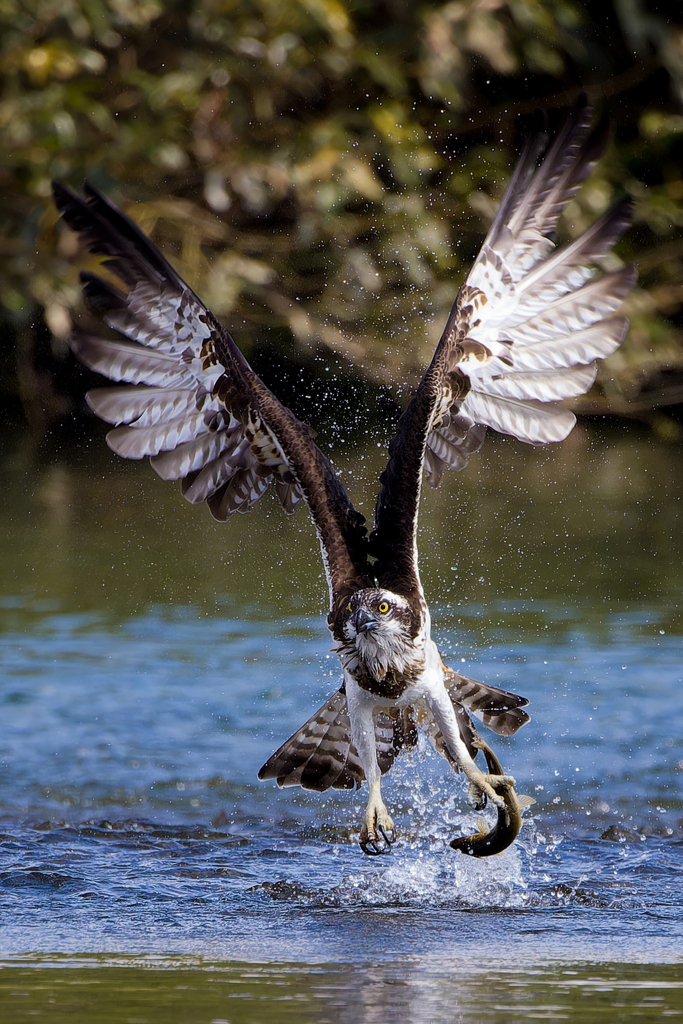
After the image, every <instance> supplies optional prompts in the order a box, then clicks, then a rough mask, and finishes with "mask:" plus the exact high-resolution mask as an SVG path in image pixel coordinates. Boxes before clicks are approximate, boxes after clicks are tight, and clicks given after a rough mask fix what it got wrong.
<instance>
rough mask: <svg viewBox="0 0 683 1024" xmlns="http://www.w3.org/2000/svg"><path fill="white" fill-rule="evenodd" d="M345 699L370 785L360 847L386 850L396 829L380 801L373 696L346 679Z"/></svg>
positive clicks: (370, 851) (369, 850) (372, 852)
mask: <svg viewBox="0 0 683 1024" xmlns="http://www.w3.org/2000/svg"><path fill="white" fill-rule="evenodd" d="M346 700H347V703H348V708H349V718H350V720H351V738H352V739H353V743H354V746H355V748H356V750H357V751H358V756H359V758H360V760H361V764H362V765H363V771H364V772H365V778H366V780H367V783H368V786H369V788H370V793H369V795H368V803H367V807H366V808H365V820H364V822H363V827H362V828H361V830H360V848H361V850H362V851H363V853H367V854H368V855H370V856H374V855H375V854H378V853H388V852H389V850H390V849H391V847H392V845H393V843H394V842H395V840H396V831H395V829H394V823H393V821H392V820H391V818H390V816H389V812H388V811H387V809H386V807H385V806H384V801H383V800H382V793H381V777H382V776H381V772H380V770H379V765H378V763H377V745H376V740H375V723H374V720H373V717H372V712H373V710H374V707H375V699H374V697H373V696H372V695H371V694H369V693H367V692H366V691H365V690H363V689H361V687H360V686H359V685H358V683H356V681H355V680H354V679H351V678H347V680H346Z"/></svg>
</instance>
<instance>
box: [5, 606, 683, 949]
mask: <svg viewBox="0 0 683 1024" xmlns="http://www.w3.org/2000/svg"><path fill="white" fill-rule="evenodd" d="M6 603H8V602H6ZM15 611H16V609H15ZM607 626H608V632H609V633H610V634H611V635H610V637H609V638H608V640H607V642H605V643H601V644H597V643H595V642H590V641H588V640H587V639H586V638H583V639H581V638H578V637H569V638H568V641H567V642H566V643H555V644H549V643H545V644H538V645H533V646H531V645H516V646H515V648H514V657H513V660H512V661H511V649H510V647H509V646H508V645H505V644H499V645H490V646H489V647H488V648H487V649H486V650H485V651H482V652H481V655H480V657H479V659H478V660H477V662H476V664H467V666H466V668H467V670H468V671H469V672H471V673H472V674H473V675H475V676H480V677H481V678H487V679H492V678H496V677H500V679H501V681H503V682H504V683H505V685H507V686H510V687H511V688H517V689H518V690H520V691H521V692H524V693H525V694H526V695H527V696H528V697H529V698H530V700H531V710H532V713H533V719H532V724H530V725H529V726H527V727H526V728H525V730H524V731H523V732H522V733H520V734H519V735H518V736H517V737H516V738H514V739H512V740H510V741H498V742H497V744H496V746H497V749H498V750H499V752H500V756H501V758H502V760H503V762H504V764H505V766H506V768H508V769H509V770H511V771H514V773H515V775H516V777H517V780H518V788H519V789H520V791H523V792H528V793H529V794H530V795H533V796H534V797H535V799H536V801H537V803H536V805H535V806H534V807H533V808H531V809H530V812H527V824H526V825H525V827H524V830H523V833H522V836H521V838H520V841H519V842H518V843H517V844H516V845H515V846H514V847H513V848H511V849H510V850H508V851H506V852H505V853H504V854H503V855H501V856H499V857H494V858H491V859H487V860H482V861H472V860H470V859H468V858H465V857H462V856H461V855H459V854H457V853H455V852H454V851H452V850H451V849H450V848H449V845H448V842H449V839H450V838H452V837H453V836H454V835H457V834H460V832H461V830H463V829H465V830H466V828H467V826H468V825H472V824H473V822H474V818H473V816H472V815H471V814H470V813H469V812H468V811H467V807H466V805H465V803H464V799H463V797H464V793H463V788H462V785H461V784H460V782H459V781H458V779H456V778H455V777H454V776H453V775H452V773H450V771H449V770H448V769H447V766H446V765H445V763H442V762H441V761H440V759H438V758H437V757H436V756H435V755H433V754H432V753H431V751H428V750H426V749H424V750H422V749H421V750H419V751H418V752H417V753H416V754H414V755H411V756H410V757H408V758H406V759H404V760H403V761H402V762H400V764H399V767H398V768H397V769H396V770H395V771H394V772H392V774H391V775H390V776H389V777H388V780H387V786H386V798H387V801H388V803H389V805H390V806H391V807H393V808H394V811H395V816H396V818H397V822H398V825H399V828H400V831H401V839H400V842H399V843H398V845H397V847H396V848H395V850H394V852H393V853H392V855H391V856H389V857H387V858H384V859H381V860H379V859H372V860H369V859H366V858H364V857H363V855H362V854H361V853H360V852H359V850H358V848H357V846H356V845H355V842H354V840H355V833H356V832H357V828H358V820H359V814H360V811H361V799H360V796H359V795H358V794H333V795H329V794H324V795H318V794H309V793H304V792H302V791H300V790H284V791H278V790H277V789H276V788H274V787H273V786H272V785H271V784H263V783H258V782H257V781H256V773H257V771H258V768H259V766H260V764H261V763H262V761H263V760H264V759H265V757H266V756H268V754H269V753H270V752H271V751H272V749H273V748H274V747H275V746H277V745H278V744H279V743H280V742H281V741H282V740H283V739H284V738H286V736H287V735H289V734H290V733H291V732H292V731H294V730H295V729H296V727H297V726H298V725H299V724H301V722H302V721H303V720H304V719H305V718H306V717H307V716H308V715H309V714H310V712H311V710H312V708H313V706H314V705H315V703H316V702H319V701H321V700H322V699H324V697H325V694H326V693H327V692H329V690H330V689H331V686H332V685H333V680H332V678H331V676H334V674H335V672H336V666H334V663H333V662H332V663H330V659H329V658H328V651H327V640H326V636H325V632H326V631H325V629H324V623H323V621H322V620H321V619H318V618H316V619H310V620H309V619H301V620H298V621H296V622H291V621H290V625H289V626H286V627H283V629H282V631H281V634H280V635H279V636H274V635H273V633H272V630H271V629H270V627H269V626H268V625H266V624H264V623H257V622H248V621H241V622H238V621H235V620H229V619H221V618H217V617H216V618H212V619H206V618H204V617H202V616H199V615H197V614H196V613H192V611H190V610H187V611H184V612H181V613H170V612H167V613H161V612H157V613H156V614H149V615H146V616H144V617H139V618H135V619H132V620H130V621H128V622H123V623H121V624H119V625H117V626H116V627H115V628H113V629H107V628H106V624H104V623H102V622H98V621H97V619H96V618H90V619H89V618H88V617H86V616H74V615H60V614H59V613H58V612H57V613H55V612H50V613H47V614H44V615H42V616H39V617H38V618H37V621H35V622H34V625H33V629H32V632H31V634H30V635H28V636H27V635H26V634H25V633H13V632H8V633H6V634H4V635H3V636H2V637H1V641H0V644H1V651H2V662H3V665H4V673H3V675H4V678H3V688H2V692H3V698H2V700H3V703H2V721H3V729H2V742H1V745H0V787H1V789H0V793H1V794H2V807H3V813H2V819H1V821H0V827H1V828H2V837H1V838H0V849H1V850H2V863H1V869H0V908H1V909H0V913H1V915H2V921H3V924H2V926H1V927H0V942H1V943H2V948H3V950H4V952H5V954H6V955H7V954H19V953H22V952H25V951H26V950H32V951H37V950H43V951H45V952H63V953H85V952H103V951H104V952H122V953H123V952H125V953H131V952H136V953H145V952H146V953H149V952H156V953H162V952H170V951H174V952H185V953H190V952H191V953H195V954H201V955H204V956H217V955H221V956H225V955H229V956H231V957H235V958H238V959H258V960H260V959H264V958H265V959H272V960H286V959H287V954H288V953H290V952H291V951H292V949H294V948H295V949H296V957H297V959H298V958H304V959H306V960H307V961H310V962H315V961H329V960H330V959H331V958H332V959H335V960H336V959H339V960H346V959H355V958H356V957H357V956H358V951H359V946H360V947H361V948H362V950H363V952H364V955H371V956H373V957H381V956H382V955H383V953H384V952H385V951H386V949H387V930H388V931H389V932H390V934H391V936H392V938H391V944H390V946H389V948H388V951H389V952H390V953H391V955H392V956H394V955H395V954H396V953H397V952H403V953H406V954H410V953H414V952H415V951H416V950H415V935H414V928H413V926H414V924H415V921H416V920H419V929H420V952H421V953H422V954H424V952H425V949H426V948H430V947H432V946H433V947H434V948H438V949H440V950H443V949H444V945H446V946H447V945H448V944H449V943H453V944H458V943H460V941H461V940H462V936H463V930H464V931H465V933H466V934H476V935H477V937H478V942H483V943H484V944H485V946H486V949H487V951H488V955H489V957H491V956H493V957H494V958H495V956H496V955H499V956H501V957H502V956H504V955H505V950H506V949H507V946H508V943H509V942H510V940H511V937H514V941H515V946H516V952H515V956H516V958H517V959H518V960H527V962H531V961H533V960H535V959H537V958H538V957H539V956H541V955H545V954H548V952H549V951H552V956H553V957H554V958H560V959H581V957H582V955H584V954H587V953H588V952H592V953H595V952H596V950H597V949H600V951H601V954H600V955H601V957H602V958H603V959H610V960H620V959H633V960H636V961H639V960H641V959H643V958H654V959H656V960H661V961H666V960H670V959H671V958H675V957H677V956H679V955H680V954H681V952H683V915H682V914H681V906H680V904H681V893H682V891H683V890H682V887H681V883H682V881H683V874H682V873H683V842H682V841H681V824H682V820H681V813H682V800H681V797H682V795H683V794H682V792H681V781H682V780H683V687H682V686H681V677H682V674H683V670H682V667H681V666H682V665H683V640H682V639H681V638H680V637H671V638H667V637H666V636H665V635H664V636H661V635H660V632H659V629H656V628H655V629H653V630H652V633H653V635H652V637H651V639H649V640H644V639H643V637H642V636H640V635H638V636H637V637H635V638H633V637H630V636H629V633H630V630H629V626H628V624H625V623H624V622H623V621H617V622H615V623H613V624H609V623H608V624H607ZM436 628H437V630H438V623H437V627H436ZM639 632H640V630H639ZM610 828H611V829H612V832H611V833H610V832H609V831H608V830H609V829H610ZM610 834H611V835H612V838H611V839H610ZM605 835H607V838H601V837H603V836H605ZM625 840H626V841H625ZM643 908H646V909H645V910H644V909H643ZM500 911H503V912H504V913H503V914H502V915H501V913H499V912H500ZM455 912H458V913H455ZM462 912H466V916H464V917H463V913H462ZM47 913H49V915H50V927H49V929H46V927H45V915H46V914H47ZM397 918H398V919H399V920H400V922H401V926H400V928H398V929H397ZM627 921H628V927H625V923H626V922H627ZM341 922H343V926H341ZM409 925H410V926H409Z"/></svg>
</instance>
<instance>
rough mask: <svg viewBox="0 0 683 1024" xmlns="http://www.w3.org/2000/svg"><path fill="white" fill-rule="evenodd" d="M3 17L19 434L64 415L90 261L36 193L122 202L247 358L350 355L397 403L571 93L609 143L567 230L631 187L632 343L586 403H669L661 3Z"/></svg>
mask: <svg viewBox="0 0 683 1024" xmlns="http://www.w3.org/2000/svg"><path fill="white" fill-rule="evenodd" d="M0 25H1V32H0V47H1V51H0V76H1V85H0V90H1V91H0V140H1V145H0V176H1V182H2V191H1V198H0V217H1V218H2V231H1V232H0V259H1V260H2V273H1V279H0V300H1V302H2V309H3V317H4V326H5V328H6V331H5V337H6V339H8V340H6V341H5V349H6V351H5V360H4V362H5V369H4V371H3V374H4V386H5V390H6V391H7V392H9V393H13V394H18V395H20V396H21V399H22V402H23V406H24V409H25V411H26V413H27V415H28V416H29V419H32V420H34V421H36V422H38V421H42V420H44V417H45V416H48V417H50V416H53V415H59V414H63V413H65V412H66V411H68V409H69V407H70V406H69V401H68V396H67V392H68V386H67V385H66V384H63V382H61V381H60V367H61V366H63V365H67V363H66V360H67V353H66V345H65V341H64V339H65V337H66V335H67V332H68V326H69V312H68V311H69V309H70V308H71V307H78V305H79V302H80V298H79V287H78V282H77V269H78V268H79V267H82V266H83V265H84V261H83V259H78V260H75V259H74V257H75V255H76V252H77V243H76V240H75V238H74V236H72V235H71V234H70V233H69V232H68V231H66V230H65V229H63V228H61V227H56V217H55V213H54V210H53V209H52V206H51V203H50V199H49V186H50V179H51V178H53V177H56V178H59V179H61V180H65V181H67V182H70V183H71V184H72V185H74V186H78V185H80V183H81V181H82V179H83V177H84V176H86V175H87V177H88V178H89V179H90V180H91V181H92V182H94V183H95V184H96V185H98V186H99V187H100V188H103V189H104V190H105V191H107V193H108V194H109V195H111V196H112V198H113V199H114V200H115V201H117V202H119V203H121V204H122V205H123V206H124V207H127V208H128V210H129V212H131V214H132V215H133V216H134V218H135V219H136V220H137V221H138V222H139V223H140V224H141V225H142V227H143V228H144V229H145V230H146V231H148V232H150V233H151V234H152V236H153V237H154V238H155V239H156V241H157V242H158V243H159V244H160V245H161V246H162V248H163V250H164V252H165V253H166V254H167V255H169V257H170V258H171V259H172V260H173V261H174V262H175V264H176V265H177V267H178V268H179V270H180V272H181V273H182V274H183V275H184V276H185V278H186V279H187V280H188V281H189V282H190V283H191V285H192V286H193V287H194V288H195V290H196V291H197V292H199V294H200V295H201V296H202V297H203V298H204V300H205V301H206V302H207V303H208V304H209V305H210V306H211V307H212V308H213V309H214V311H215V312H216V313H217V314H218V315H219V316H220V317H222V318H223V319H224V320H225V321H226V322H227V323H228V324H229V325H230V326H231V327H232V328H233V330H234V331H235V333H236V334H237V336H238V339H239V340H240V343H241V344H243V346H244V347H245V349H246V351H247V352H250V353H251V354H252V356H258V349H259V347H261V348H262V347H263V345H264V344H267V345H268V346H271V351H276V350H277V347H279V351H280V352H282V351H285V350H287V351H288V352H289V353H290V356H293V357H294V358H298V359H299V360H301V361H302V363H305V362H306V361H308V362H314V360H315V359H321V360H322V361H321V364H320V366H319V367H318V369H319V370H320V372H321V374H323V375H324V373H325V370H329V367H330V365H334V364H335V362H337V363H338V362H339V360H342V361H343V360H347V359H348V360H350V361H351V362H352V364H353V367H354V368H355V372H356V373H358V374H361V375H364V376H366V377H367V378H368V379H369V380H372V381H374V382H377V383H380V384H387V383H394V384H395V385H397V386H398V391H399V393H400V385H401V383H402V382H406V383H407V384H409V385H412V384H414V382H415V380H416V379H417V374H418V372H419V370H420V368H421V367H423V366H424V365H425V363H426V362H427V361H428V359H429V358H430V355H431V352H432V350H433V347H434V345H435V343H436V340H437V338H438V336H439V333H440V330H441V326H442V324H443V322H444V319H445V317H446V314H447V310H448V308H449V307H450V305H451V303H452V301H453V298H454V296H455V292H456V289H457V286H458V284H459V283H460V281H461V280H462V278H463V276H464V274H465V273H466V270H467V268H468V267H469V265H470V262H471V260H472V258H473V256H474V254H475V252H476V249H477V247H478V245H479V244H480V242H481V239H482V235H483V232H484V231H485V229H486V226H487V224H488V222H489V220H490V218H491V216H492V213H493V211H494V208H495V202H496V201H497V200H498V199H499V198H500V196H501V195H502V192H503V189H504V187H505V184H506V182H507V180H508V178H509V175H510V172H511V167H512V164H513V163H514V159H515V152H516V150H517V149H518V148H519V144H520V126H521V128H522V129H523V128H524V127H525V126H526V127H529V125H530V123H531V118H532V117H533V111H534V108H536V107H541V108H543V109H545V110H547V111H548V112H549V114H550V119H551V122H557V121H559V119H560V117H561V114H560V110H561V108H562V107H565V106H566V105H567V104H569V103H570V102H571V101H572V100H573V99H574V98H575V96H576V94H577V92H578V91H579V89H580V88H585V89H586V91H587V92H588V94H589V96H590V97H591V99H592V100H593V101H594V102H595V104H596V106H597V108H598V110H599V111H600V112H601V113H607V114H609V116H610V117H611V118H612V119H613V121H614V122H615V124H616V136H615V139H616V141H615V144H614V145H613V146H612V147H611V148H610V150H609V152H608V155H607V156H606V158H605V159H604V160H603V161H602V162H601V164H600V167H599V168H598V170H597V171H596V172H595V173H594V175H593V176H592V178H591V179H590V182H589V183H588V184H587V186H586V187H585V188H584V189H583V190H582V192H581V194H580V196H579V198H578V199H577V200H576V201H575V202H574V203H573V204H572V207H571V209H570V211H569V213H568V215H567V216H566V217H565V219H564V224H563V232H564V234H565V235H566V236H567V237H571V236H573V235H575V234H576V233H578V232H579V231H581V230H583V229H584V228H585V227H586V226H587V224H588V223H590V222H591V221H592V220H594V219H595V218H596V217H598V216H599V215H600V214H601V213H602V212H603V211H604V210H605V209H606V207H607V206H608V205H609V204H610V203H611V202H612V201H613V200H614V199H615V198H616V197H618V196H619V195H621V194H623V192H624V191H628V192H630V193H632V194H633V195H634V196H635V198H636V200H637V205H636V217H635V225H634V228H633V229H632V231H631V232H630V234H629V235H628V237H627V239H626V240H625V241H624V242H623V243H622V244H621V245H620V247H619V249H618V258H619V259H623V260H631V259H633V260H635V262H636V263H637V265H638V267H639V270H640V274H641V280H640V289H639V290H638V291H637V292H636V294H635V295H634V296H633V298H632V300H631V301H630V303H629V308H628V313H629V315H630V316H631V319H632V329H631V333H630V336H629V339H628V341H627V343H626V344H625V346H624V347H623V349H622V350H621V351H620V352H618V353H616V354H615V356H614V357H612V358H611V359H610V360H609V361H608V363H607V365H606V367H604V368H603V369H602V370H601V376H600V378H599V382H598V387H597V389H596V390H594V392H593V393H592V395H591V397H590V399H589V400H587V401H585V402H584V403H583V406H582V408H583V409H584V410H587V411H605V410H609V411H613V412H617V413H622V414H626V415H628V414H643V413H644V411H645V410H647V409H650V408H652V407H653V406H655V405H658V404H672V403H674V402H681V401H683V314H682V304H683V230H682V229H683V178H682V172H681V168H682V167H683V10H682V9H681V7H680V4H679V3H676V4H674V3H673V2H670V3H664V2H662V3H658V2H656V0H650V2H649V3H646V2H645V0H605V2H604V3H602V4H599V5H598V4H591V3H588V2H585V3H581V2H579V0H450V2H448V3H441V2H425V3H415V2H413V0H287V2H286V3H283V2H282V0H182V2H181V0H178V2H169V3H163V2H161V0H0ZM520 115H521V117H520ZM612 259H613V262H614V261H616V260H617V257H613V258H612ZM13 338H16V339H17V341H16V348H17V360H16V365H17V373H16V376H15V375H14V374H13V372H12V370H11V367H12V366H13V365H14V361H13V359H12V358H11V352H10V347H11V345H12V344H13V342H12V339H13ZM264 339H265V341H264ZM272 346H275V347H276V348H275V349H273V348H272ZM261 362H263V360H261ZM266 376H267V373H266ZM399 398H400V394H399Z"/></svg>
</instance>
